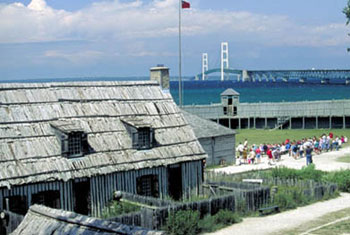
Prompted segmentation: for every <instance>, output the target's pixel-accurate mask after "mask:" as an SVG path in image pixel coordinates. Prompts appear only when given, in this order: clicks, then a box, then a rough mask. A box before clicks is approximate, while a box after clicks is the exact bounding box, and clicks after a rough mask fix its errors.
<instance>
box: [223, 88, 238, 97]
mask: <svg viewBox="0 0 350 235" xmlns="http://www.w3.org/2000/svg"><path fill="white" fill-rule="evenodd" d="M229 95H239V93H238V92H237V91H235V90H233V89H232V88H228V89H226V90H225V91H224V92H222V93H221V96H229Z"/></svg>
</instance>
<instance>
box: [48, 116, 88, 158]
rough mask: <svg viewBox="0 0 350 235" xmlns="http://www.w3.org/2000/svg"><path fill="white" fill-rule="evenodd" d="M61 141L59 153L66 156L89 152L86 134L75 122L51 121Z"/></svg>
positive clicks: (70, 156) (74, 156)
mask: <svg viewBox="0 0 350 235" xmlns="http://www.w3.org/2000/svg"><path fill="white" fill-rule="evenodd" d="M51 126H52V127H53V129H54V130H55V133H56V135H57V136H58V137H59V140H60V143H61V154H62V156H64V157H67V158H77V157H82V156H84V154H86V153H88V152H89V145H88V138H87V134H86V133H84V131H82V130H81V128H79V127H78V126H77V125H76V124H73V123H70V122H67V121H56V122H53V123H51Z"/></svg>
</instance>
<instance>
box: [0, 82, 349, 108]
mask: <svg viewBox="0 0 350 235" xmlns="http://www.w3.org/2000/svg"><path fill="white" fill-rule="evenodd" d="M147 79H148V77H146V76H145V77H94V78H57V79H35V80H34V79H30V80H29V79H28V80H11V81H10V80H8V81H0V82H39V83H40V82H67V81H130V80H147ZM332 81H333V80H332ZM340 82H344V81H339V82H338V84H327V85H323V84H320V83H319V81H318V80H317V81H316V80H315V81H312V80H309V79H308V81H307V83H299V82H295V81H294V82H293V81H290V82H288V83H285V82H282V81H277V82H275V83H274V82H255V83H252V82H237V81H223V82H221V81H218V80H214V81H213V80H209V81H184V82H183V87H184V89H183V104H184V105H191V104H210V103H220V94H221V93H222V92H223V91H225V90H226V89H227V88H233V89H234V90H236V91H237V92H239V93H240V102H248V103H253V102H281V101H285V102H288V101H307V100H308V101H313V100H332V99H334V100H337V99H350V85H341V84H340ZM170 93H171V94H172V96H173V98H174V100H175V102H176V103H178V99H179V93H178V82H177V81H171V82H170Z"/></svg>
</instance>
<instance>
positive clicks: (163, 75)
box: [150, 64, 170, 90]
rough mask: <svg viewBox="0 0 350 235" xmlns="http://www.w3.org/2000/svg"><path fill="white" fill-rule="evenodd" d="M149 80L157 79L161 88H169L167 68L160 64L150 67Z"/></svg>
mask: <svg viewBox="0 0 350 235" xmlns="http://www.w3.org/2000/svg"><path fill="white" fill-rule="evenodd" d="M150 72H151V75H150V78H151V81H157V82H158V83H159V85H160V86H161V87H162V89H163V90H169V88H170V85H169V68H168V67H165V66H164V65H162V64H158V65H157V66H156V67H153V68H151V69H150Z"/></svg>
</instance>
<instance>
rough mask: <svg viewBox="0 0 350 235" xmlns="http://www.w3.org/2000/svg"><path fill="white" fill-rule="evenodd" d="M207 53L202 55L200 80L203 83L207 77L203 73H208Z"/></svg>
mask: <svg viewBox="0 0 350 235" xmlns="http://www.w3.org/2000/svg"><path fill="white" fill-rule="evenodd" d="M208 64H209V63H208V53H203V54H202V80H203V81H204V80H205V78H206V77H207V75H205V72H206V71H208V69H209V65H208Z"/></svg>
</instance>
